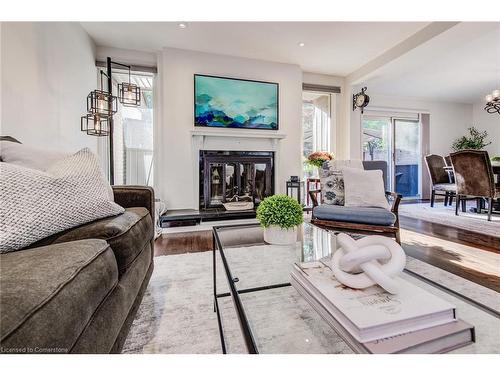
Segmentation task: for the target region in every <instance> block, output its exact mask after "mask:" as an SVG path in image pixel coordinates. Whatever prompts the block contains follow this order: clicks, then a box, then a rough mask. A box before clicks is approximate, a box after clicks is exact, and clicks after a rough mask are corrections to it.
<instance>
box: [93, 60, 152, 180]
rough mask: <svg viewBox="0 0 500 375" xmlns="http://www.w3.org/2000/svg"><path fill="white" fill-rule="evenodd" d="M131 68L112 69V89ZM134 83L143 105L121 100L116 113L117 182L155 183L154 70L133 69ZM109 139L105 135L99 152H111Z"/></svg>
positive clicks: (102, 154)
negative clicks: (124, 69) (139, 91)
mask: <svg viewBox="0 0 500 375" xmlns="http://www.w3.org/2000/svg"><path fill="white" fill-rule="evenodd" d="M128 79H129V78H128V72H124V71H121V70H113V92H114V93H116V92H117V85H118V84H119V83H121V82H128ZM130 80H131V83H133V84H136V85H138V86H139V87H140V88H141V105H140V106H139V107H125V106H123V105H121V103H118V112H117V113H116V114H115V115H114V116H113V147H114V150H113V151H114V152H113V154H114V155H113V156H114V179H115V181H114V183H115V184H116V185H136V184H137V185H150V186H152V185H153V110H154V108H153V103H154V97H153V84H154V76H153V74H152V73H142V72H132V74H131V77H130ZM108 144H109V139H108V138H107V137H106V138H104V139H103V143H101V145H100V154H101V157H102V158H103V159H104V158H106V157H105V156H106V155H108V149H109V145H108Z"/></svg>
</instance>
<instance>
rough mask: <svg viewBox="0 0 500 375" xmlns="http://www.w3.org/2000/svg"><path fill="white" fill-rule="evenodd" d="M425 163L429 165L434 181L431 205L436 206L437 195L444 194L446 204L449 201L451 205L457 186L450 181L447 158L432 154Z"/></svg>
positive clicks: (426, 158) (428, 168) (432, 181)
mask: <svg viewBox="0 0 500 375" xmlns="http://www.w3.org/2000/svg"><path fill="white" fill-rule="evenodd" d="M425 164H426V165H427V170H428V171H429V175H430V177H431V183H432V193H431V207H434V200H435V198H436V195H441V196H444V205H445V206H447V205H448V203H449V204H450V205H451V203H452V201H453V197H454V196H455V194H456V191H457V187H456V185H455V184H453V183H451V182H450V177H449V175H448V172H446V170H445V169H444V167H446V161H445V159H444V158H443V157H442V156H441V155H435V154H431V155H427V156H426V157H425Z"/></svg>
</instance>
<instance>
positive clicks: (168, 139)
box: [155, 48, 302, 209]
mask: <svg viewBox="0 0 500 375" xmlns="http://www.w3.org/2000/svg"><path fill="white" fill-rule="evenodd" d="M158 69H159V76H158V81H157V82H158V85H159V86H158V95H159V98H158V103H159V105H160V107H161V108H160V109H161V114H160V115H159V116H158V117H157V121H156V124H157V126H156V132H155V184H156V187H155V188H156V193H157V195H158V196H159V197H161V198H162V199H164V200H165V201H166V203H167V206H168V207H169V208H170V209H175V208H198V201H197V199H195V197H196V195H197V194H196V192H197V191H198V186H197V185H198V180H197V178H195V174H194V173H192V172H193V168H194V166H195V165H196V163H197V160H194V155H193V153H192V147H193V139H192V135H191V133H190V131H191V130H194V129H195V128H194V125H193V124H194V119H193V105H194V103H193V97H194V95H193V75H194V74H195V73H201V74H211V75H218V76H227V77H235V78H244V79H255V80H262V81H270V82H278V83H279V85H280V86H279V89H280V92H279V111H280V114H279V127H280V128H279V130H278V133H282V134H285V135H286V138H285V139H283V140H281V141H280V145H279V148H280V151H279V152H280V155H282V157H280V159H279V161H278V165H276V168H277V170H278V174H277V176H276V182H277V187H276V192H277V193H279V192H281V193H283V192H284V181H285V180H286V179H288V177H289V176H290V175H300V172H301V167H302V166H301V152H300V150H301V134H302V132H301V113H302V111H301V109H302V72H301V70H300V68H299V67H298V66H296V65H290V64H280V63H273V62H266V61H259V60H253V59H246V58H237V57H231V56H223V55H216V54H210V53H201V52H195V51H186V50H180V49H172V48H166V49H164V50H163V51H162V53H161V55H160V56H159V62H158ZM197 129H199V128H197ZM226 131H227V132H233V133H234V134H235V135H237V134H238V132H240V131H242V130H241V129H226ZM266 132H268V131H266ZM235 147H236V146H235Z"/></svg>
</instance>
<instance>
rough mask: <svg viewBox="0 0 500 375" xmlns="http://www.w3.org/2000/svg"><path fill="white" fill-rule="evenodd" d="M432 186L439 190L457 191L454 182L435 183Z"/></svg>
mask: <svg viewBox="0 0 500 375" xmlns="http://www.w3.org/2000/svg"><path fill="white" fill-rule="evenodd" d="M433 188H434V190H441V191H451V192H456V191H457V185H455V184H435V185H434V186H433Z"/></svg>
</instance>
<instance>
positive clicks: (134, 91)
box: [118, 82, 141, 107]
mask: <svg viewBox="0 0 500 375" xmlns="http://www.w3.org/2000/svg"><path fill="white" fill-rule="evenodd" d="M118 100H119V101H120V103H121V104H122V105H123V106H125V107H137V106H140V105H141V88H140V87H139V86H137V85H134V84H133V83H130V82H129V83H127V82H123V83H119V84H118Z"/></svg>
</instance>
